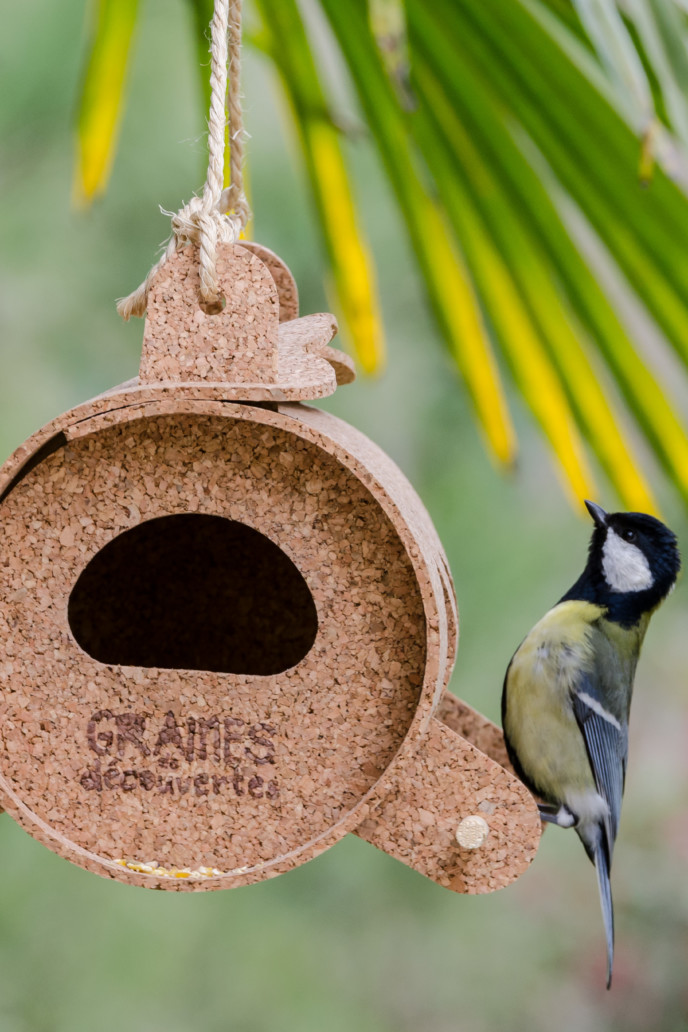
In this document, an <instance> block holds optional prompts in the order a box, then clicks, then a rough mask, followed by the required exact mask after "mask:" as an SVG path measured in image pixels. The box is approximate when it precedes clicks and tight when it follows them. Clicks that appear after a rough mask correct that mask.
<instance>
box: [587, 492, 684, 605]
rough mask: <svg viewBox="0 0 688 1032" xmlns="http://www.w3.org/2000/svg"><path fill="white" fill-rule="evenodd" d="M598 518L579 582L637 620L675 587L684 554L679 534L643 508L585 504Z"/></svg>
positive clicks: (595, 599) (595, 517)
mask: <svg viewBox="0 0 688 1032" xmlns="http://www.w3.org/2000/svg"><path fill="white" fill-rule="evenodd" d="M585 504H586V506H587V509H588V512H589V513H590V515H591V516H592V518H593V520H594V522H595V529H594V530H593V534H592V538H591V540H590V550H589V556H588V564H587V566H586V568H585V572H584V574H583V577H582V578H581V579H580V581H579V582H578V583H579V585H582V586H584V587H585V589H586V590H585V594H586V596H588V597H589V596H591V595H594V598H593V597H590V600H591V601H596V602H599V603H601V604H606V605H608V606H609V607H610V609H611V610H612V611H613V612H614V611H615V612H616V614H617V616H618V618H619V619H620V620H621V622H623V623H626V622H634V621H635V620H636V619H637V618H638V617H639V616H640V615H642V613H645V612H648V610H650V609H653V608H654V607H655V606H656V605H658V604H659V603H660V602H661V601H662V599H663V598H665V596H666V595H668V593H669V592H670V591H671V589H672V587H673V586H674V583H675V581H676V577H677V575H678V572H679V569H680V568H681V557H680V555H679V551H678V546H677V543H676V535H675V534H674V533H672V531H670V530H669V528H668V527H667V526H665V524H664V523H661V522H660V521H659V520H657V519H655V517H654V516H648V515H646V514H645V513H642V512H615V513H606V512H605V511H604V509H602V508H601V507H600V506H599V505H596V504H595V503H594V502H586V503H585Z"/></svg>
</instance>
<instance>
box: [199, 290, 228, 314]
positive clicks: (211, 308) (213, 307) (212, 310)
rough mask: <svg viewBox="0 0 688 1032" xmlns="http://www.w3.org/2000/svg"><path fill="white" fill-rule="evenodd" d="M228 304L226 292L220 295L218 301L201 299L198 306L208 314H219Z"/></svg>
mask: <svg viewBox="0 0 688 1032" xmlns="http://www.w3.org/2000/svg"><path fill="white" fill-rule="evenodd" d="M226 305H227V298H226V297H225V295H224V294H222V296H221V297H218V299H217V301H200V302H199V305H198V307H199V308H200V309H201V311H202V312H205V314H206V315H219V314H220V312H223V311H224V310H225V307H226Z"/></svg>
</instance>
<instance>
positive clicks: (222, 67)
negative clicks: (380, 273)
mask: <svg viewBox="0 0 688 1032" xmlns="http://www.w3.org/2000/svg"><path fill="white" fill-rule="evenodd" d="M241 3H242V0H215V6H214V12H213V20H212V23H211V30H212V38H211V47H210V58H211V60H210V65H211V74H210V85H211V98H210V116H209V119H208V151H209V160H208V175H207V178H206V183H205V187H204V189H203V194H202V196H200V197H198V196H196V197H192V198H191V200H190V201H189V203H188V204H185V205H184V207H183V208H181V209H180V210H179V211H178V212H177V213H176V214H174V213H173V212H170V211H164V209H162V211H163V214H164V215H168V216H169V217H170V218H171V219H172V236H171V237H170V239H169V241H168V244H167V247H166V249H165V251H164V252H163V254H162V255H161V257H160V259H159V261H158V262H156V264H155V265H154V266H153V268H152V269H151V270H150V272H149V273H148V275H147V276H146V279H145V280H144V282H143V283H142V284H141V286H140V287H138V288H137V289H136V290H135V291H134V292H133V293H132V294H130V295H129V297H125V298H121V299H120V300H119V301H118V302H117V311H118V312H119V314H120V315H121V316H122V318H123V319H125V320H126V319H129V318H131V316H132V315H139V316H141V315H144V314H145V312H146V305H147V302H148V292H149V289H150V285H151V282H152V280H153V277H154V276H155V275H156V273H157V272H158V271H159V270H160V269H161V268H162V266H163V265H164V264H165V262H166V261H168V260H169V259H170V258H171V257H172V255H173V254H174V253H175V251H177V250H179V248H180V247H185V246H186V245H187V244H195V245H196V246H197V247H198V248H199V250H200V270H199V271H200V279H201V287H200V294H201V299H202V300H203V301H204V302H206V303H207V304H212V303H213V302H215V301H219V300H220V294H221V292H220V290H219V287H218V282H217V267H216V266H217V245H218V243H221V244H225V243H229V244H233V243H236V241H237V240H238V239H239V236H240V234H241V232H242V230H243V229H244V227H245V225H246V223H247V221H248V219H249V217H250V211H249V207H248V203H247V201H246V195H245V194H244V186H243V176H242V167H241V166H242V159H243V128H242V122H241V103H240V99H239V75H240V62H239V55H240V45H241ZM228 35H229V36H230V37H231V62H230V70H231V78H230V84H229V90H227V60H228ZM225 94H227V97H226V98H225ZM226 102H227V106H228V107H229V114H230V125H231V134H230V139H231V147H230V169H231V176H230V185H229V187H228V188H227V189H226V190H224V191H223V189H222V184H223V164H224V146H225V125H226V112H225V103H226ZM228 208H229V209H230V212H229V213H228V214H227V209H228Z"/></svg>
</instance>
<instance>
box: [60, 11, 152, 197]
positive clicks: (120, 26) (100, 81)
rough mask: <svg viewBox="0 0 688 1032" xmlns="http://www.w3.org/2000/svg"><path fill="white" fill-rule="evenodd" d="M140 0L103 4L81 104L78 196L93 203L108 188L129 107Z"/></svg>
mask: <svg viewBox="0 0 688 1032" xmlns="http://www.w3.org/2000/svg"><path fill="white" fill-rule="evenodd" d="M137 11H138V0H97V5H96V8H95V18H94V24H93V27H92V30H91V33H90V42H89V48H88V59H87V63H86V68H85V71H84V75H83V79H82V83H81V90H80V95H79V103H78V114H77V126H76V163H75V169H74V197H75V199H76V201H77V203H79V204H88V203H89V202H90V201H91V200H92V199H93V198H94V197H95V196H97V195H98V194H99V193H102V192H103V191H104V190H105V187H106V185H107V181H108V177H109V175H110V170H111V168H112V162H113V160H114V152H115V146H116V141H117V130H118V128H119V122H120V117H121V114H122V107H123V93H124V83H125V79H126V72H127V66H128V63H129V53H130V49H131V42H132V36H133V32H134V26H135V24H136V15H137Z"/></svg>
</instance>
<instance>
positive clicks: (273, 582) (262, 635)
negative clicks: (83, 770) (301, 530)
mask: <svg viewBox="0 0 688 1032" xmlns="http://www.w3.org/2000/svg"><path fill="white" fill-rule="evenodd" d="M68 619H69V626H70V627H71V629H72V633H73V635H74V637H75V638H76V640H77V642H78V643H79V645H80V646H81V648H82V649H83V650H84V651H85V652H87V653H88V654H89V656H92V657H93V659H96V660H98V661H99V662H100V663H109V664H118V665H122V666H138V667H164V668H168V669H182V670H213V671H216V672H219V673H227V674H262V675H266V674H279V673H281V672H282V671H283V670H287V669H288V668H289V667H291V666H294V665H295V664H296V663H298V662H299V661H300V660H301V659H303V657H304V656H305V655H306V654H307V653H308V651H309V650H310V648H311V646H312V645H313V642H314V641H315V636H316V634H317V631H318V617H317V613H316V609H315V603H314V601H313V596H312V595H311V593H310V590H309V588H308V585H307V584H306V582H305V580H304V579H303V576H302V575H301V574H300V573H299V571H298V570H297V568H296V566H295V565H294V563H293V562H292V561H291V559H290V558H289V556H287V555H286V554H285V553H284V552H283V551H282V549H281V548H279V547H278V546H277V545H276V544H274V543H273V542H272V541H270V540H269V538H267V537H265V535H264V534H260V533H259V532H258V531H257V530H253V528H252V527H247V526H245V525H244V524H243V523H238V522H236V521H234V520H227V519H224V518H223V517H221V516H205V515H201V514H199V513H186V514H182V515H179V516H162V517H160V518H158V519H154V520H148V521H147V522H146V523H142V524H141V525H140V526H138V527H134V528H132V529H131V530H127V531H124V533H123V534H120V535H119V537H116V538H115V539H114V540H113V541H110V542H109V543H108V544H107V545H105V547H104V548H102V549H101V550H100V552H99V553H98V554H97V555H96V556H94V557H93V559H92V560H91V562H90V563H89V564H88V566H87V567H86V568H85V569H84V570H83V572H82V573H81V575H80V577H79V579H78V580H77V582H76V584H75V585H74V588H73V589H72V593H71V595H70V597H69V608H68Z"/></svg>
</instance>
